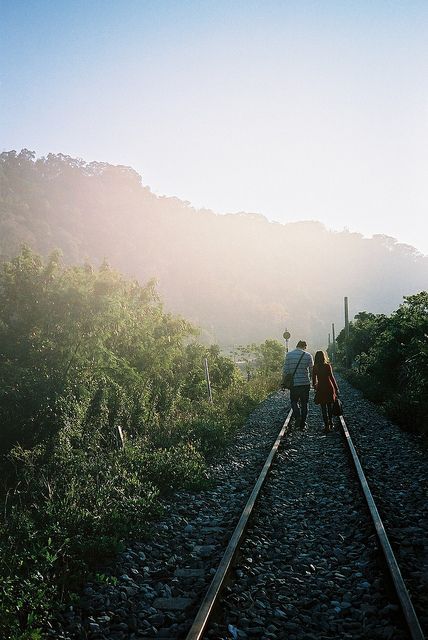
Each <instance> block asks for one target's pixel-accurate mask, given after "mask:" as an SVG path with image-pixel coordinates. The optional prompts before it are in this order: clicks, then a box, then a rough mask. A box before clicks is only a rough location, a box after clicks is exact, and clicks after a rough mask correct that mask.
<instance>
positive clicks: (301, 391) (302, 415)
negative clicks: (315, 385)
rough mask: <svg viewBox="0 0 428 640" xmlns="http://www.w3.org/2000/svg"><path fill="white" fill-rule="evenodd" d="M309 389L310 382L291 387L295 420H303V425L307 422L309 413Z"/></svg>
mask: <svg viewBox="0 0 428 640" xmlns="http://www.w3.org/2000/svg"><path fill="white" fill-rule="evenodd" d="M309 389H310V385H309V384H302V385H299V386H297V387H291V389H290V400H291V408H292V409H293V418H294V419H295V420H301V423H300V424H301V426H303V425H304V424H305V423H306V417H307V415H308V402H309Z"/></svg>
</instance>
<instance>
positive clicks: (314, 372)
mask: <svg viewBox="0 0 428 640" xmlns="http://www.w3.org/2000/svg"><path fill="white" fill-rule="evenodd" d="M316 383H317V374H316V369H315V367H314V368H313V369H312V386H313V387H315V385H316Z"/></svg>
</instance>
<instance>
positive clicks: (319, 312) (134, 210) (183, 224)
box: [0, 150, 428, 348]
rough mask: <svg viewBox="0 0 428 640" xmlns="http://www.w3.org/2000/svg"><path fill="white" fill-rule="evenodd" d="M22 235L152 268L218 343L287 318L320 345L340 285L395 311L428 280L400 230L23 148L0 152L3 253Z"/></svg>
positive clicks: (425, 263) (142, 272) (117, 264)
mask: <svg viewBox="0 0 428 640" xmlns="http://www.w3.org/2000/svg"><path fill="white" fill-rule="evenodd" d="M23 243H26V244H28V245H29V246H30V247H32V248H33V249H34V250H36V251H38V252H40V253H42V254H45V255H46V254H48V253H49V252H51V251H52V250H54V249H56V248H60V249H61V251H62V252H63V256H64V260H65V261H66V262H67V263H82V262H84V261H88V262H91V263H95V264H99V263H100V262H102V261H103V260H107V261H108V262H109V264H111V266H112V267H114V268H115V269H118V270H119V271H121V272H123V273H124V274H126V275H128V276H131V277H134V278H137V279H138V280H139V281H141V282H145V281H147V280H148V279H150V278H155V279H156V280H157V282H158V290H159V292H160V295H161V297H162V299H163V301H164V303H165V306H166V307H167V309H169V310H171V311H173V312H177V313H180V314H182V315H184V316H185V317H187V318H188V319H190V320H192V321H193V322H195V323H196V324H198V325H199V326H201V327H202V328H203V329H204V333H205V336H206V339H207V340H212V341H218V342H219V343H220V344H222V345H223V346H232V345H236V344H246V343H248V342H252V341H261V340H265V339H266V338H269V337H274V338H279V339H280V338H281V336H282V332H283V331H284V328H285V326H287V327H288V329H289V330H290V332H291V334H292V339H291V343H292V344H293V343H294V342H295V341H297V339H299V338H306V339H307V340H308V341H309V344H310V347H311V348H316V347H323V346H325V345H326V342H327V335H328V333H329V332H330V330H331V322H335V323H336V329H337V331H338V330H340V328H342V326H343V311H342V307H343V296H345V295H347V296H348V297H349V299H350V312H351V315H353V314H354V313H357V312H359V311H363V310H366V311H371V312H374V313H390V312H391V311H393V310H394V309H395V308H396V307H397V306H398V305H399V304H400V303H401V302H402V297H403V295H410V294H412V293H416V292H418V291H421V290H423V289H426V288H427V284H428V257H426V256H422V255H421V254H419V253H418V251H417V250H416V249H415V248H414V247H411V246H409V245H405V244H401V243H398V242H397V241H396V240H395V239H394V238H390V237H388V236H383V235H376V236H374V237H373V238H371V239H367V238H364V237H363V236H362V235H361V234H358V233H350V232H348V231H342V232H333V231H329V230H327V229H326V228H325V227H324V226H323V225H322V224H321V223H320V222H312V221H306V222H295V223H288V224H280V223H276V222H269V221H268V220H267V219H266V218H264V217H263V216H261V215H259V214H252V213H238V214H224V215H223V214H222V215H220V214H216V213H214V212H212V211H210V210H206V209H200V210H196V209H194V208H193V207H191V206H190V203H188V202H183V201H182V200H179V199H178V198H173V197H163V196H162V197H159V196H156V195H155V194H153V193H152V192H151V191H150V189H149V188H148V187H147V186H144V185H143V184H142V179H141V177H140V176H139V175H138V174H137V173H136V172H135V171H134V170H133V169H131V168H129V167H125V166H112V165H110V164H107V163H100V162H90V163H87V162H84V161H83V160H80V159H75V158H71V157H69V156H65V155H63V154H57V155H53V154H49V155H48V156H46V157H45V158H39V159H36V157H35V154H34V153H33V152H30V151H28V150H23V151H21V152H20V153H16V152H15V151H10V152H5V153H2V154H1V155H0V260H5V259H7V258H10V257H12V256H13V255H15V254H16V253H17V252H18V251H19V249H20V246H21V245H22V244H23Z"/></svg>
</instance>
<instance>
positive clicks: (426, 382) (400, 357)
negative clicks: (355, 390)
mask: <svg viewBox="0 0 428 640" xmlns="http://www.w3.org/2000/svg"><path fill="white" fill-rule="evenodd" d="M337 343H338V353H337V356H338V358H339V359H342V360H343V361H344V358H345V350H346V337H345V332H344V331H342V332H341V333H340V334H339V336H338V338H337ZM349 350H350V355H351V357H352V370H351V372H350V373H349V375H350V376H351V379H352V381H353V382H354V383H355V384H357V385H358V386H360V387H361V388H362V389H364V391H365V393H366V394H367V395H368V396H369V397H370V398H371V399H373V400H374V401H376V402H380V403H382V404H383V405H384V407H385V409H386V410H387V412H388V413H389V414H390V415H391V416H393V417H394V418H395V419H397V420H398V421H399V422H401V423H402V424H404V425H407V426H409V427H410V428H413V429H417V430H420V431H423V430H426V417H427V415H428V400H427V398H428V293H427V292H425V291H422V292H421V293H418V294H416V295H412V296H406V297H405V298H404V302H403V304H402V305H400V307H399V308H398V309H397V311H395V312H394V313H393V314H391V316H389V317H387V316H384V315H374V314H371V313H360V314H358V315H357V316H355V319H354V322H352V323H350V335H349Z"/></svg>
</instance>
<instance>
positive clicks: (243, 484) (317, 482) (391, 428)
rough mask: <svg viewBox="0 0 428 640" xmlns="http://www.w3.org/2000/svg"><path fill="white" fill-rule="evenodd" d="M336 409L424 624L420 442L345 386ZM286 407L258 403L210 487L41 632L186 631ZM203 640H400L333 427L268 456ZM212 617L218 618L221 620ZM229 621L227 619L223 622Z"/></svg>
mask: <svg viewBox="0 0 428 640" xmlns="http://www.w3.org/2000/svg"><path fill="white" fill-rule="evenodd" d="M339 384H340V387H341V392H342V400H343V402H344V407H345V418H346V421H347V424H348V427H349V429H350V432H351V435H352V437H353V439H354V443H355V445H356V447H357V450H358V451H359V453H361V459H362V464H363V467H364V470H365V472H366V475H367V477H368V480H369V483H370V485H371V488H372V491H373V494H374V496H375V499H376V500H377V501H378V507H379V510H380V512H381V516H382V517H383V520H384V523H385V526H386V528H387V531H388V533H389V535H390V538H391V542H392V544H393V546H394V550H395V551H396V553H397V558H398V561H399V563H400V567H401V568H402V572H403V576H404V578H405V579H406V582H407V584H408V587H409V590H410V592H411V595H412V597H413V599H414V604H415V608H416V609H417V612H418V614H419V616H420V619H421V622H422V624H423V626H424V627H425V630H427V629H428V620H427V618H426V614H425V611H427V600H426V594H427V593H428V589H427V586H428V585H427V583H428V576H427V562H426V560H427V558H426V555H425V554H426V542H427V539H428V535H427V528H428V524H427V518H426V510H427V504H426V479H427V462H426V450H425V449H424V445H423V443H422V440H421V439H420V438H418V437H417V436H413V435H410V434H408V433H404V432H402V431H401V430H400V429H399V428H398V427H397V426H396V425H394V424H392V423H391V422H390V421H389V420H388V419H386V418H385V417H384V416H383V415H382V414H381V413H380V412H379V410H378V409H377V408H376V407H375V406H374V405H373V404H371V403H370V402H368V401H366V400H364V399H363V398H362V396H361V394H360V393H359V392H358V391H356V390H355V389H353V388H352V387H350V386H349V385H348V384H347V383H346V382H345V381H343V380H340V382H339ZM288 407H289V398H288V392H285V393H284V392H281V391H279V392H277V393H275V394H273V395H272V396H271V397H270V398H268V399H267V400H266V401H265V402H264V403H262V404H261V405H260V406H259V407H258V409H257V410H256V411H255V412H254V414H253V415H252V416H251V418H250V419H249V421H248V423H247V425H245V426H244V427H243V428H242V429H241V430H240V432H239V433H238V434H237V436H236V438H235V440H234V442H233V443H232V444H231V445H230V447H229V448H228V450H227V452H225V454H224V455H222V456H221V458H220V459H219V460H218V461H217V462H216V464H215V465H213V466H212V467H211V469H210V476H211V478H212V479H213V482H214V484H213V487H212V488H210V489H209V490H206V491H202V492H199V493H191V492H185V491H181V492H179V493H178V494H176V495H175V497H174V499H172V500H171V501H170V502H169V503H168V504H167V505H166V507H167V508H166V510H165V513H166V514H167V515H166V516H165V517H164V518H163V520H162V521H161V522H158V523H156V524H155V525H154V531H153V536H152V538H151V539H150V540H149V541H144V542H140V543H133V544H132V545H129V547H128V548H127V549H126V550H125V551H124V552H123V553H122V554H120V556H119V557H118V558H117V561H116V563H115V564H114V566H110V567H103V568H101V569H100V572H102V573H103V574H105V575H106V576H112V577H111V578H109V577H107V578H106V579H105V581H104V583H88V584H87V585H85V588H84V590H83V593H82V596H81V599H80V602H79V604H78V605H77V606H73V607H68V608H67V610H66V611H64V612H63V614H62V616H61V617H60V618H59V619H57V620H55V621H53V622H52V629H51V630H50V631H49V632H48V636H49V637H56V638H63V639H67V640H72V639H74V638H100V639H103V638H106V639H107V638H112V639H117V640H122V639H130V640H131V639H134V638H142V637H157V638H162V637H163V638H168V637H169V638H184V637H185V636H186V632H187V630H188V628H189V626H190V624H191V622H192V620H193V617H194V615H195V613H196V611H197V608H198V605H199V604H200V601H201V599H202V598H203V596H204V594H205V592H206V590H207V588H208V586H209V583H210V581H211V579H212V576H213V574H214V572H215V569H216V566H217V564H218V562H219V560H220V558H221V556H222V554H223V552H224V550H225V548H226V545H227V542H228V539H229V537H230V535H231V533H232V531H233V529H234V527H235V525H236V523H237V520H238V518H239V515H240V512H241V509H242V508H243V506H244V504H245V502H246V500H247V498H248V495H249V493H250V491H251V489H252V486H253V484H254V482H255V480H256V478H257V476H258V474H259V472H260V470H261V467H262V465H263V463H264V460H265V458H266V456H267V454H268V452H269V450H270V447H271V446H272V444H273V442H274V440H275V438H276V436H277V433H278V431H279V429H280V426H281V424H282V423H283V421H284V420H285V417H286V414H287V411H288ZM234 579H235V582H234V583H232V584H231V585H230V586H229V587H228V588H227V589H226V591H225V592H224V594H223V597H224V612H225V615H224V618H221V617H219V618H218V619H217V620H216V624H214V625H213V626H212V627H211V628H210V629H209V630H208V631H207V637H209V638H224V637H228V638H239V637H240V638H243V639H245V638H272V640H275V638H284V639H285V638H287V639H288V640H293V639H294V640H298V639H300V638H302V639H303V638H307V639H308V640H309V639H311V638H367V639H368V638H385V639H388V638H394V640H395V639H397V640H399V639H401V638H407V637H408V636H407V634H406V631H405V630H403V625H402V619H401V614H400V612H399V610H398V607H397V603H396V601H395V597H394V593H393V592H392V591H391V590H390V587H389V585H388V584H387V583H386V582H385V580H384V572H383V570H382V563H381V560H380V554H379V552H378V550H377V540H376V537H375V534H374V531H373V529H372V527H371V524H370V520H369V516H368V513H367V510H366V508H365V506H364V503H363V498H362V495H361V492H360V491H359V488H358V485H357V480H356V477H355V475H354V473H353V471H352V469H351V465H350V461H349V458H348V457H347V455H346V452H345V448H344V443H343V439H342V436H341V434H340V433H339V431H338V430H336V431H335V432H333V433H331V434H327V435H324V434H323V433H322V421H321V416H320V414H319V408H318V407H315V406H314V405H311V408H310V414H309V428H308V430H306V431H303V432H296V431H295V430H291V432H290V433H289V434H287V435H286V436H285V444H284V445H283V446H282V448H281V449H280V453H279V455H278V457H277V459H276V461H275V463H274V469H273V472H272V477H271V478H270V479H269V480H268V481H267V483H266V486H265V489H264V490H263V496H262V499H261V501H260V505H259V507H258V516H257V518H253V521H252V523H251V526H250V527H249V530H248V537H247V541H246V543H245V546H244V548H243V550H242V552H241V553H240V556H239V558H238V564H237V566H236V567H235V570H234ZM216 625H217V626H216ZM229 625H230V626H229Z"/></svg>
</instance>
